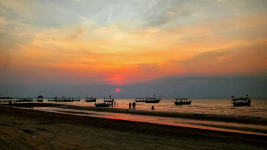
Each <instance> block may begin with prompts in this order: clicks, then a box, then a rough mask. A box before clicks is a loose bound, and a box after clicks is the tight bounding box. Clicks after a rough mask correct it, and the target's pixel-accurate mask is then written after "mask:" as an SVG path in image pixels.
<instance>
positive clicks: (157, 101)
mask: <svg viewBox="0 0 267 150" xmlns="http://www.w3.org/2000/svg"><path fill="white" fill-rule="evenodd" d="M159 101H160V100H156V101H145V103H159Z"/></svg>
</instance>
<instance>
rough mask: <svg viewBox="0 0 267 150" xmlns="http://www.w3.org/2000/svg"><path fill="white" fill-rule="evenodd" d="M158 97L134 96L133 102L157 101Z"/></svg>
mask: <svg viewBox="0 0 267 150" xmlns="http://www.w3.org/2000/svg"><path fill="white" fill-rule="evenodd" d="M160 100H161V99H160V97H159V98H156V97H146V98H135V100H134V101H135V102H145V103H158V102H159V101H160Z"/></svg>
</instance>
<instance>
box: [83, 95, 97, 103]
mask: <svg viewBox="0 0 267 150" xmlns="http://www.w3.org/2000/svg"><path fill="white" fill-rule="evenodd" d="M85 101H86V102H96V98H94V97H90V98H88V97H87V95H86V98H85Z"/></svg>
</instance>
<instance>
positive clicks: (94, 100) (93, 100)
mask: <svg viewBox="0 0 267 150" xmlns="http://www.w3.org/2000/svg"><path fill="white" fill-rule="evenodd" d="M85 101H86V102H96V99H92V100H85Z"/></svg>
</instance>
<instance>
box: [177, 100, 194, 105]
mask: <svg viewBox="0 0 267 150" xmlns="http://www.w3.org/2000/svg"><path fill="white" fill-rule="evenodd" d="M174 104H175V105H189V104H191V101H190V102H182V103H181V102H174Z"/></svg>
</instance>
